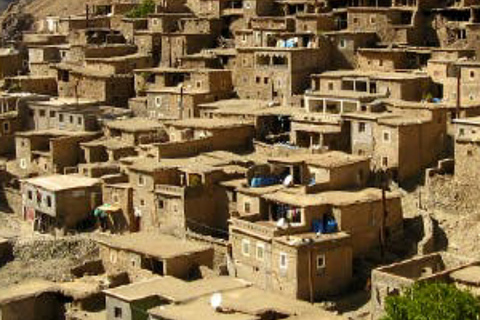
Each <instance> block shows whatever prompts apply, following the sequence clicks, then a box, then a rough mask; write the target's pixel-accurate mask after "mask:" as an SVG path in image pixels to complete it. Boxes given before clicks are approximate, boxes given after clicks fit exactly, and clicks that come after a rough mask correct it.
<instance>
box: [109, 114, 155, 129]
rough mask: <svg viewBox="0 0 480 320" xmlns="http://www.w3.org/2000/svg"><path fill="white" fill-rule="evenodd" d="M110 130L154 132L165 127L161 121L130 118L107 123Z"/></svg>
mask: <svg viewBox="0 0 480 320" xmlns="http://www.w3.org/2000/svg"><path fill="white" fill-rule="evenodd" d="M105 126H107V127H108V128H110V129H115V130H122V131H126V132H145V131H153V130H156V129H160V128H162V127H163V125H162V123H160V122H159V121H155V120H151V119H148V118H141V117H135V118H129V119H123V120H113V121H109V122H106V123H105Z"/></svg>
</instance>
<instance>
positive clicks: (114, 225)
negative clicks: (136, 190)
mask: <svg viewBox="0 0 480 320" xmlns="http://www.w3.org/2000/svg"><path fill="white" fill-rule="evenodd" d="M102 197H103V202H102V207H104V206H106V207H105V209H106V210H104V212H105V213H106V214H107V215H108V220H107V221H108V222H107V228H108V229H109V230H110V231H111V232H112V233H122V232H128V231H130V232H135V231H138V229H139V227H140V226H139V225H138V219H137V218H136V217H135V215H134V212H133V198H132V197H133V188H132V186H131V185H130V183H128V182H124V181H122V180H121V181H108V182H106V183H104V184H103V186H102Z"/></svg>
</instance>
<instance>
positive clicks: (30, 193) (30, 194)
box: [28, 190, 33, 200]
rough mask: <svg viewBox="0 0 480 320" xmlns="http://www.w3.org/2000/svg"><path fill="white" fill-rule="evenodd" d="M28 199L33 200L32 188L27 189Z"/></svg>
mask: <svg viewBox="0 0 480 320" xmlns="http://www.w3.org/2000/svg"><path fill="white" fill-rule="evenodd" d="M28 200H33V192H32V190H28Z"/></svg>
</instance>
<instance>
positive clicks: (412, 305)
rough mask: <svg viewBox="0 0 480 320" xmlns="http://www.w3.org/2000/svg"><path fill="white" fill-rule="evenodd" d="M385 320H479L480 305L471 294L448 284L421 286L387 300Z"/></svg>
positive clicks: (439, 283) (415, 286)
mask: <svg viewBox="0 0 480 320" xmlns="http://www.w3.org/2000/svg"><path fill="white" fill-rule="evenodd" d="M385 309H386V313H387V315H386V316H385V317H384V318H382V320H478V319H480V303H479V301H478V300H477V299H476V298H475V297H474V296H472V295H471V294H470V293H469V292H468V291H462V290H459V289H457V288H456V287H455V286H453V285H451V284H447V283H441V282H433V283H417V284H415V285H414V286H413V287H412V288H410V289H407V290H406V291H405V292H404V293H403V294H402V295H400V296H390V297H387V299H386V307H385Z"/></svg>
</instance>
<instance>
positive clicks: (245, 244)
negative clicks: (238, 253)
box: [242, 239, 250, 256]
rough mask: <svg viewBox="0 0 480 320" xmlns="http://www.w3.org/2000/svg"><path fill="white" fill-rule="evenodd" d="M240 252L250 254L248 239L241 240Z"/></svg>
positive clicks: (245, 254)
mask: <svg viewBox="0 0 480 320" xmlns="http://www.w3.org/2000/svg"><path fill="white" fill-rule="evenodd" d="M242 254H243V255H244V256H249V255H250V241H249V240H247V239H243V240H242Z"/></svg>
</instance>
